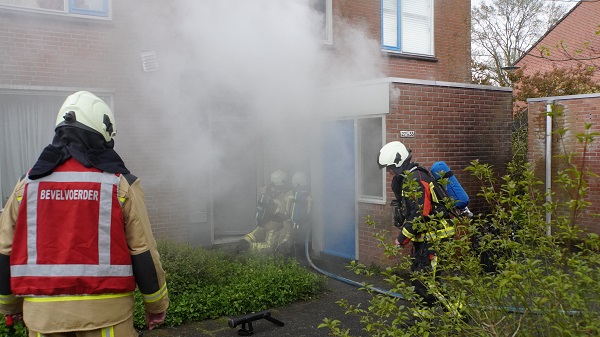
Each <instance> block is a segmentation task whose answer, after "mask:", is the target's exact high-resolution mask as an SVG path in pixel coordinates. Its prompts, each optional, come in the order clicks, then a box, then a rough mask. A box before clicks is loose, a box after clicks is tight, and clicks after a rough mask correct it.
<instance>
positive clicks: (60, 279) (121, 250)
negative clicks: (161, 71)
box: [0, 91, 169, 337]
mask: <svg viewBox="0 0 600 337" xmlns="http://www.w3.org/2000/svg"><path fill="white" fill-rule="evenodd" d="M116 131H117V129H116V125H115V119H114V116H113V113H112V111H111V109H110V108H109V106H108V105H107V104H106V103H105V102H104V101H103V100H101V99H100V98H98V97H97V96H96V95H94V94H92V93H90V92H87V91H80V92H76V93H74V94H72V95H70V96H69V97H67V99H66V100H65V102H64V104H63V105H62V107H61V108H60V110H59V114H58V117H57V120H56V127H55V135H54V139H53V141H52V144H50V145H48V146H47V147H46V148H45V149H44V150H43V152H42V153H41V155H40V156H39V159H38V160H37V162H36V163H35V164H34V165H33V167H32V168H31V169H30V170H29V171H28V172H27V174H26V175H24V176H23V178H21V180H20V181H19V182H18V183H17V184H16V186H15V188H14V191H13V193H12V194H11V196H10V197H9V199H8V201H7V203H6V205H5V208H4V211H3V212H2V214H1V217H0V312H1V313H3V314H4V315H7V316H8V317H9V318H17V319H18V318H20V317H21V316H20V315H22V317H23V321H24V323H25V325H26V326H27V328H28V330H29V336H45V337H52V336H73V337H80V336H85V337H94V336H98V337H101V336H119V337H137V336H138V333H137V332H136V331H135V329H134V327H133V311H134V303H135V300H134V296H133V293H134V290H135V289H136V286H137V288H138V289H139V291H140V292H141V294H142V297H143V303H144V306H145V309H146V322H147V323H148V327H149V329H153V328H154V327H155V326H156V325H157V324H160V323H162V322H163V321H164V320H165V316H166V310H167V307H168V304H169V299H168V294H167V287H166V282H165V272H164V270H163V268H162V265H161V262H160V257H159V254H158V251H157V248H156V241H155V239H154V237H153V235H152V231H151V228H150V221H149V219H148V214H147V210H146V204H145V199H144V198H145V197H144V192H143V190H142V188H141V185H140V180H139V179H138V178H137V177H135V176H134V175H132V174H131V173H130V172H129V170H128V169H127V168H126V167H125V164H124V163H123V160H122V159H121V158H120V157H119V155H118V154H117V153H116V152H115V151H114V150H113V147H114V139H113V137H114V136H115V135H116Z"/></svg>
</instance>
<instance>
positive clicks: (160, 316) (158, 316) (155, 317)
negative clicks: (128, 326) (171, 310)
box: [146, 311, 167, 330]
mask: <svg viewBox="0 0 600 337" xmlns="http://www.w3.org/2000/svg"><path fill="white" fill-rule="evenodd" d="M166 317H167V312H166V311H165V312H159V313H151V312H148V311H146V324H148V330H152V329H154V328H155V327H156V326H157V325H159V324H162V323H164V322H165V318H166Z"/></svg>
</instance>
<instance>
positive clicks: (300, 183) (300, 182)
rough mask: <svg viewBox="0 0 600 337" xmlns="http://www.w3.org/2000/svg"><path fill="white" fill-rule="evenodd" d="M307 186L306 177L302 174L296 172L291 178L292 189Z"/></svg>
mask: <svg viewBox="0 0 600 337" xmlns="http://www.w3.org/2000/svg"><path fill="white" fill-rule="evenodd" d="M307 185H308V177H307V176H306V174H304V172H300V171H298V172H296V173H294V175H293V176H292V186H294V187H306V186H307Z"/></svg>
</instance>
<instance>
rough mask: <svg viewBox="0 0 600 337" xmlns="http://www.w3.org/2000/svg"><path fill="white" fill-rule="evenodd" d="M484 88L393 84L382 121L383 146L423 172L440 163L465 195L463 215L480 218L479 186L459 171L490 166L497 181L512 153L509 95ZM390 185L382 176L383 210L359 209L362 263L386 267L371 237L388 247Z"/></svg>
mask: <svg viewBox="0 0 600 337" xmlns="http://www.w3.org/2000/svg"><path fill="white" fill-rule="evenodd" d="M484 88H485V87H482V86H481V87H480V86H468V85H465V86H461V85H459V84H456V83H454V84H438V85H432V84H415V83H393V85H392V88H391V91H392V92H395V93H397V94H398V95H397V96H394V95H392V97H396V98H394V99H392V100H391V102H390V104H391V109H390V114H389V115H388V116H387V118H386V134H387V135H386V142H390V141H400V142H403V143H404V144H405V145H406V146H407V147H408V148H410V149H412V155H413V161H414V162H417V163H419V164H421V165H422V166H424V167H427V168H429V167H431V165H432V164H433V163H434V162H436V161H440V160H442V161H445V162H446V163H447V164H448V165H449V166H450V168H451V169H452V171H453V172H454V174H455V176H456V177H457V179H458V180H459V181H460V183H461V185H462V186H463V188H464V189H465V191H466V192H467V194H468V195H469V198H470V204H469V209H470V210H471V211H472V212H473V213H475V214H478V213H485V211H486V205H485V202H484V200H482V199H481V198H480V197H478V196H477V193H478V192H479V190H480V187H481V185H480V184H479V182H478V181H477V179H476V178H475V177H473V176H471V175H470V174H469V173H468V172H466V171H464V169H465V168H466V167H467V166H469V165H470V162H471V161H473V160H477V159H478V160H479V161H480V162H482V163H486V164H490V165H492V166H493V168H494V171H495V174H496V176H497V177H500V176H501V175H503V174H505V173H506V167H507V164H508V162H509V161H510V160H511V153H512V151H511V133H512V116H511V106H512V92H511V91H510V90H506V89H502V88H496V89H495V90H492V89H484ZM488 88H489V87H488ZM400 131H415V137H414V138H401V137H400ZM390 184H391V178H390V177H389V175H387V182H386V186H388V188H387V203H388V205H373V204H362V203H361V204H359V212H358V213H359V214H358V219H359V224H358V226H359V250H360V260H361V261H363V262H365V261H366V262H379V263H386V262H391V261H388V260H386V258H385V257H384V256H383V251H382V249H381V248H380V247H377V243H378V242H376V241H375V239H373V237H372V233H373V232H378V231H380V230H382V229H383V230H387V231H390V232H391V233H390V235H389V243H392V242H393V240H394V238H395V237H396V235H397V234H398V229H396V228H395V227H394V226H393V220H392V208H391V207H390V206H389V202H390V200H392V199H394V195H393V193H392V191H391V188H390V187H389V185H390ZM366 215H371V216H372V217H373V220H374V221H375V222H376V223H377V225H376V226H375V228H374V229H373V228H371V227H369V226H367V225H366V224H365V223H363V222H364V221H362V219H364V218H365V216H366ZM406 251H408V250H406Z"/></svg>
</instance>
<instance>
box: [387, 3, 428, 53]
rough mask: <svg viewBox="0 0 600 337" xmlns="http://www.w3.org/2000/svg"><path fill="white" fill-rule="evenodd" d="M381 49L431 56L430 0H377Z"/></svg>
mask: <svg viewBox="0 0 600 337" xmlns="http://www.w3.org/2000/svg"><path fill="white" fill-rule="evenodd" d="M381 23H382V24H381V26H382V27H381V35H382V44H383V49H385V50H390V51H396V52H400V53H408V54H418V55H431V56H433V0H381Z"/></svg>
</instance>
